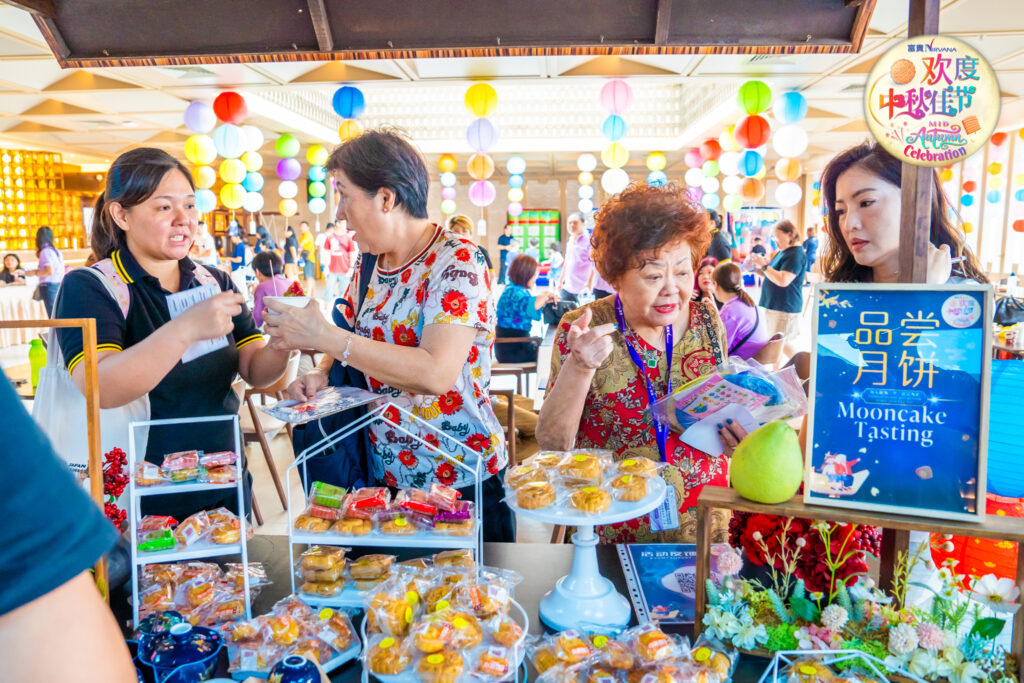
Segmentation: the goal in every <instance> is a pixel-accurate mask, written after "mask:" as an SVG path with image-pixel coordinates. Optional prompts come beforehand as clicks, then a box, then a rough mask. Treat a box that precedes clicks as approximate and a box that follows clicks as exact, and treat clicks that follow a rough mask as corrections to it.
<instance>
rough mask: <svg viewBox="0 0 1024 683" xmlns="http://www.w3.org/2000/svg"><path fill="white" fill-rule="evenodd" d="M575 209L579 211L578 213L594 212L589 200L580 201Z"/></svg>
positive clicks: (592, 203) (591, 202)
mask: <svg viewBox="0 0 1024 683" xmlns="http://www.w3.org/2000/svg"><path fill="white" fill-rule="evenodd" d="M576 208H577V209H579V210H580V213H590V212H591V211H593V210H594V202H593V201H591V200H590V199H581V200H580V201H579V203H578V204H576Z"/></svg>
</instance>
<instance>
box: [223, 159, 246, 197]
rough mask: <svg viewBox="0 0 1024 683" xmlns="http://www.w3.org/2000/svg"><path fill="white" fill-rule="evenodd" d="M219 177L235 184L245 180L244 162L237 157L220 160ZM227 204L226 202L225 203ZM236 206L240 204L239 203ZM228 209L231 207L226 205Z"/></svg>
mask: <svg viewBox="0 0 1024 683" xmlns="http://www.w3.org/2000/svg"><path fill="white" fill-rule="evenodd" d="M218 175H220V179H221V180H223V181H224V182H225V183H229V184H236V183H240V182H242V181H243V180H245V164H243V163H242V162H241V160H239V159H225V160H224V161H222V162H220V169H219V173H218ZM225 206H227V204H225ZM238 206H241V204H239V205H238ZM228 208H229V209H230V208H232V207H230V206H229V207H228Z"/></svg>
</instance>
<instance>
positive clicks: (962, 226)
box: [960, 221, 974, 235]
mask: <svg viewBox="0 0 1024 683" xmlns="http://www.w3.org/2000/svg"><path fill="white" fill-rule="evenodd" d="M960 229H961V230H963V231H964V234H965V235H966V234H970V233H971V232H972V231H973V230H974V224H973V223H971V222H969V221H965V222H963V223H961V224H960Z"/></svg>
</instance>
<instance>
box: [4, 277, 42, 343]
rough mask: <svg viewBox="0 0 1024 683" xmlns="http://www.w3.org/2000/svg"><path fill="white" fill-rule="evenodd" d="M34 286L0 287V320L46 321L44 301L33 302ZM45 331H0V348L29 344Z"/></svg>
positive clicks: (37, 329)
mask: <svg viewBox="0 0 1024 683" xmlns="http://www.w3.org/2000/svg"><path fill="white" fill-rule="evenodd" d="M34 289H35V287H34V286H28V285H6V286H3V287H0V320H3V321H4V322H7V321H13V320H46V308H45V307H44V306H43V302H42V301H33V300H32V292H33V290H34ZM42 331H43V330H42V329H41V328H38V327H32V328H21V329H13V330H7V329H0V347H5V346H14V345H15V344H28V342H29V340H31V339H35V338H36V337H38V336H39V333H40V332H42Z"/></svg>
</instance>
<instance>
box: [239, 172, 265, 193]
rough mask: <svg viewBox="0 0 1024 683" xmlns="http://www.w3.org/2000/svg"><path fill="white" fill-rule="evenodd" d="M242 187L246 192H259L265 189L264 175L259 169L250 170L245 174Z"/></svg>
mask: <svg viewBox="0 0 1024 683" xmlns="http://www.w3.org/2000/svg"><path fill="white" fill-rule="evenodd" d="M242 187H244V188H245V191H246V192H259V191H260V190H262V189H263V176H262V175H261V174H260V173H259V172H257V171H250V172H249V173H246V174H245V179H244V180H242Z"/></svg>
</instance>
